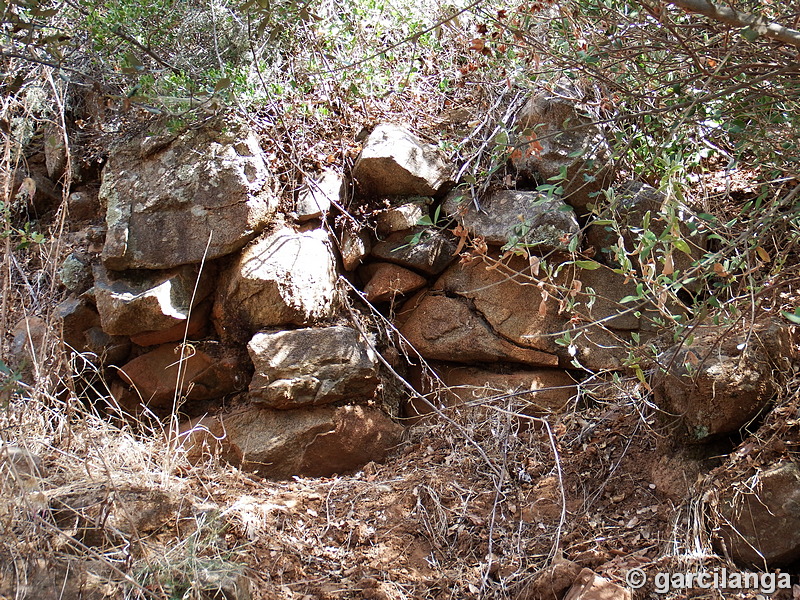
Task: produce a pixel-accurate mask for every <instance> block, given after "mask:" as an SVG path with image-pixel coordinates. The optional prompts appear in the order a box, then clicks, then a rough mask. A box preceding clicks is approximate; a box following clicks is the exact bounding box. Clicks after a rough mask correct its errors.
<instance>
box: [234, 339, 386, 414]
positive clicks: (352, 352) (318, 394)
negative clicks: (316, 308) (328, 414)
mask: <svg viewBox="0 0 800 600" xmlns="http://www.w3.org/2000/svg"><path fill="white" fill-rule="evenodd" d="M247 349H248V351H249V352H250V358H251V359H252V361H253V364H254V365H255V369H256V371H255V375H253V379H252V381H251V382H250V399H251V400H253V401H255V402H258V403H259V404H263V405H265V406H268V407H270V408H279V409H288V408H298V407H301V406H312V405H321V404H330V403H332V402H338V401H341V400H351V401H355V400H362V401H364V400H368V399H370V398H371V397H372V396H373V395H374V394H375V390H376V389H377V387H378V360H377V357H376V356H375V353H374V352H373V351H372V350H371V349H370V347H369V346H368V345H367V344H366V342H365V341H364V340H363V339H362V338H361V334H360V333H359V332H358V331H356V330H355V329H353V328H351V327H323V328H319V329H294V330H291V331H277V332H262V333H257V334H256V335H254V336H253V339H251V340H250V343H249V344H248V345H247Z"/></svg>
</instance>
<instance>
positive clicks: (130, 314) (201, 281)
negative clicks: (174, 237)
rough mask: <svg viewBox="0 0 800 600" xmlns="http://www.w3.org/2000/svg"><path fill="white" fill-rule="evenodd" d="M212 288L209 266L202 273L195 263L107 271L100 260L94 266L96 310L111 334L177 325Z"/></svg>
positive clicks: (178, 325)
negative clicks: (160, 268)
mask: <svg viewBox="0 0 800 600" xmlns="http://www.w3.org/2000/svg"><path fill="white" fill-rule="evenodd" d="M211 289H212V281H211V273H210V270H209V267H208V266H206V267H205V269H204V270H203V272H202V273H201V272H200V269H199V267H198V266H197V265H183V266H181V267H176V268H174V269H167V270H164V271H147V270H144V269H142V270H133V271H124V272H114V271H108V270H107V269H106V268H105V267H104V266H103V265H102V264H96V265H95V266H94V293H95V300H96V303H97V312H98V313H99V314H100V322H101V323H102V326H103V330H104V331H105V332H106V333H108V334H110V335H136V334H138V333H142V332H144V331H148V332H150V331H162V330H164V329H169V328H170V327H178V328H180V326H181V325H185V324H186V322H187V320H188V319H189V317H190V316H191V314H192V309H194V308H195V307H196V306H197V305H198V304H199V303H200V302H201V301H202V300H203V299H204V298H206V296H208V295H209V294H210V293H211ZM193 300H194V302H192V301H193Z"/></svg>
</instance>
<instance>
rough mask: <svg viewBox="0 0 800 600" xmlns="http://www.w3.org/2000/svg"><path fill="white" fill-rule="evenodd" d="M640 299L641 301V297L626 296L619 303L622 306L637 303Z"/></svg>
mask: <svg viewBox="0 0 800 600" xmlns="http://www.w3.org/2000/svg"><path fill="white" fill-rule="evenodd" d="M639 299H640V298H639V296H625V297H624V298H622V299H621V300H620V301H619V303H620V304H627V303H628V302H635V301H636V300H639Z"/></svg>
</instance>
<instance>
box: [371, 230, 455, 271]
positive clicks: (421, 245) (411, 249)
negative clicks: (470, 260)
mask: <svg viewBox="0 0 800 600" xmlns="http://www.w3.org/2000/svg"><path fill="white" fill-rule="evenodd" d="M455 251H456V243H455V241H454V240H453V236H452V235H451V234H450V233H449V232H446V231H442V230H439V229H423V228H415V229H413V230H411V231H408V232H398V233H393V234H391V235H390V236H389V237H387V238H386V239H385V240H384V241H382V242H379V243H378V244H375V246H374V247H373V248H372V256H374V257H375V258H378V259H380V260H385V261H388V262H393V263H395V264H398V265H400V266H401V267H407V268H409V269H414V270H416V271H421V272H422V273H425V274H426V275H438V274H439V273H441V272H442V271H444V270H445V269H446V268H447V266H448V265H449V264H450V263H451V262H453V260H455V256H454V253H455Z"/></svg>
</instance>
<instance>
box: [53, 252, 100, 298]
mask: <svg viewBox="0 0 800 600" xmlns="http://www.w3.org/2000/svg"><path fill="white" fill-rule="evenodd" d="M58 278H59V279H60V280H61V283H63V284H64V287H65V288H67V289H68V290H69V291H70V292H73V293H75V294H82V293H83V292H85V291H86V290H88V289H89V288H90V287H91V286H92V266H91V264H90V262H89V258H88V257H87V256H86V255H85V254H82V253H80V252H72V253H71V254H70V255H69V256H67V258H65V259H64V262H63V263H61V268H60V269H59V270H58Z"/></svg>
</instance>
